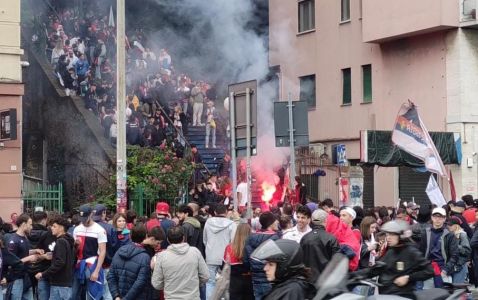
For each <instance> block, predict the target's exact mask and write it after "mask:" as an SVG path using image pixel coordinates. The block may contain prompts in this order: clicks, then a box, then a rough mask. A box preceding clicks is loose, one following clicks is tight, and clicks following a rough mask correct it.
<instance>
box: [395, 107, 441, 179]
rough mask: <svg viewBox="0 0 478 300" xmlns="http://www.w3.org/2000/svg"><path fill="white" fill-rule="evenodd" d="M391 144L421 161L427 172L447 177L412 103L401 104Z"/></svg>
mask: <svg viewBox="0 0 478 300" xmlns="http://www.w3.org/2000/svg"><path fill="white" fill-rule="evenodd" d="M392 142H393V143H394V144H395V145H397V147H399V148H400V149H402V150H403V151H406V152H408V153H409V154H411V155H413V156H415V157H417V158H419V159H421V160H423V162H424V163H425V168H426V169H427V170H428V171H430V172H432V173H436V174H439V175H440V176H443V177H448V175H447V172H446V169H445V166H444V165H443V162H442V160H441V158H440V155H439V154H438V151H437V149H436V147H435V144H434V143H433V141H432V139H431V137H430V135H429V134H428V131H427V129H426V128H425V124H423V122H422V120H421V119H420V116H419V115H418V111H417V108H416V106H415V105H414V104H413V103H412V102H409V103H408V104H403V105H402V107H401V108H400V112H399V113H398V116H397V119H396V121H395V126H394V128H393V131H392Z"/></svg>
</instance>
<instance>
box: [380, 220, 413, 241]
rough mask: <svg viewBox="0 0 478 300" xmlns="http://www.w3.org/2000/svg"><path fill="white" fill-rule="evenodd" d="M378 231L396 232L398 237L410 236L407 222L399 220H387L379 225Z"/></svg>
mask: <svg viewBox="0 0 478 300" xmlns="http://www.w3.org/2000/svg"><path fill="white" fill-rule="evenodd" d="M380 231H383V232H386V233H394V234H397V235H398V236H399V237H400V239H407V238H409V237H411V236H412V231H411V229H410V226H409V225H408V223H407V222H405V221H401V220H393V221H388V222H387V223H385V224H383V225H382V227H380Z"/></svg>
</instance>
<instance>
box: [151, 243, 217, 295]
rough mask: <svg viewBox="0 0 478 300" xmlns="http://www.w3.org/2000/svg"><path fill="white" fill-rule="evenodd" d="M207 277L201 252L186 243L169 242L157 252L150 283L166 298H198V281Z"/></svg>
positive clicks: (200, 281)
mask: <svg viewBox="0 0 478 300" xmlns="http://www.w3.org/2000/svg"><path fill="white" fill-rule="evenodd" d="M208 279H209V271H208V269H207V265H206V263H205V262H204V259H203V258H202V255H201V252H199V250H198V249H196V248H195V247H190V246H189V245H188V244H187V243H181V244H171V245H169V246H168V249H166V251H163V252H160V253H159V254H158V257H157V260H156V265H155V266H154V271H153V277H152V278H151V284H152V285H153V287H154V288H155V289H157V290H164V298H165V299H168V300H176V299H177V300H183V299H191V300H197V299H199V283H206V282H207V281H208Z"/></svg>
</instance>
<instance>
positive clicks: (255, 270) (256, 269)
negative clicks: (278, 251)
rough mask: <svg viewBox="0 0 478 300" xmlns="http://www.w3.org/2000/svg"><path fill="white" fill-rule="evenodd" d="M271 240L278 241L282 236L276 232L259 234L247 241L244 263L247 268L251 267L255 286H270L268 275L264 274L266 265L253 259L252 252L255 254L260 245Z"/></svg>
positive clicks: (253, 235) (254, 234)
mask: <svg viewBox="0 0 478 300" xmlns="http://www.w3.org/2000/svg"><path fill="white" fill-rule="evenodd" d="M269 239H272V240H278V239H280V236H279V234H278V233H276V232H274V233H273V232H258V233H253V234H251V235H250V236H249V237H248V238H247V240H246V246H245V254H244V258H243V262H244V265H245V266H250V269H251V274H252V283H254V284H269V281H267V277H266V273H265V272H264V264H263V263H261V262H259V261H256V260H253V259H251V254H252V252H254V250H256V248H257V247H259V245H260V244H262V243H263V242H265V241H267V240H269Z"/></svg>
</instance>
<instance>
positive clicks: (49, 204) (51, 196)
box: [22, 180, 63, 213]
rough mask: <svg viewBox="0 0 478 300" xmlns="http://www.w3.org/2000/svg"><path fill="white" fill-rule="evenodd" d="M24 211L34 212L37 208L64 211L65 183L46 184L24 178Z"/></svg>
mask: <svg viewBox="0 0 478 300" xmlns="http://www.w3.org/2000/svg"><path fill="white" fill-rule="evenodd" d="M22 200H23V211H24V212H33V211H35V210H37V209H41V210H43V211H56V212H60V213H62V212H63V185H62V184H61V183H59V184H58V185H45V184H41V183H38V182H36V183H35V182H32V181H29V180H24V186H23V196H22Z"/></svg>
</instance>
